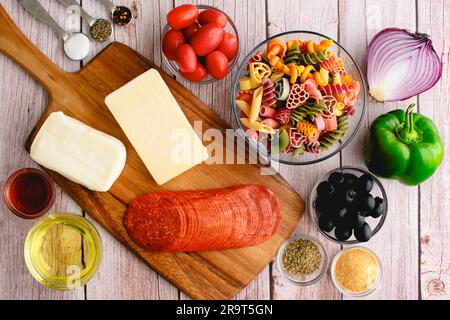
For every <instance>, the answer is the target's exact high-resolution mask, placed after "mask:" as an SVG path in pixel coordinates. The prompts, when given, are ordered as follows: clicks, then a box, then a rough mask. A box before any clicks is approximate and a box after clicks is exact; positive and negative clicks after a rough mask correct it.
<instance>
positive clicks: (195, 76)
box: [180, 63, 207, 82]
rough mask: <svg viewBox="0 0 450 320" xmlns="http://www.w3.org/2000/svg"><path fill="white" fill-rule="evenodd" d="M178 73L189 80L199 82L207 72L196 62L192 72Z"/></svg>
mask: <svg viewBox="0 0 450 320" xmlns="http://www.w3.org/2000/svg"><path fill="white" fill-rule="evenodd" d="M180 74H181V75H182V76H183V77H184V78H186V79H188V80H189V81H193V82H200V81H202V80H203V79H204V78H205V77H206V75H207V72H206V69H205V67H204V66H202V64H201V63H197V68H196V69H195V71H194V72H191V73H185V72H180Z"/></svg>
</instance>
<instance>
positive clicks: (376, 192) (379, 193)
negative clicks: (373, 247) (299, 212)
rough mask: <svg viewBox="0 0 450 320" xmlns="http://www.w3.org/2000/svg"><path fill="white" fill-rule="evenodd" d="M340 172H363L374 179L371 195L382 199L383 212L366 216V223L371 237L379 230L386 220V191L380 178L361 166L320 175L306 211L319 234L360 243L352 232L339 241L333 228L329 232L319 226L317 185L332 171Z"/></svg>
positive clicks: (359, 174) (343, 168)
mask: <svg viewBox="0 0 450 320" xmlns="http://www.w3.org/2000/svg"><path fill="white" fill-rule="evenodd" d="M336 171H339V172H342V173H352V174H354V175H356V176H358V177H359V176H361V175H363V174H370V175H371V176H372V178H373V181H374V185H373V189H372V191H371V194H372V195H373V197H380V198H382V199H383V200H384V204H385V206H384V212H383V214H382V215H381V217H379V218H378V219H374V218H372V217H369V218H366V222H367V224H368V225H369V226H370V229H371V230H372V237H374V236H375V235H376V234H377V233H378V231H380V229H381V227H382V226H383V224H384V222H385V220H386V214H387V211H388V198H387V195H386V191H385V190H384V187H383V185H382V184H381V182H380V180H378V179H377V177H375V176H374V175H373V174H372V173H370V172H369V171H367V170H364V169H362V168H358V167H340V168H336V169H334V170H332V171H330V172H328V173H327V174H326V175H325V176H324V177H322V178H321V179H319V180H318V181H317V182H316V183H315V185H314V187H313V189H312V191H311V195H310V197H309V203H308V212H309V214H310V216H311V218H312V220H313V221H314V224H315V225H316V227H317V229H318V230H319V232H320V233H321V234H323V235H324V236H325V237H326V238H327V239H329V240H331V241H333V242H335V243H338V244H357V243H360V242H359V241H358V240H356V238H355V236H354V234H353V233H352V236H351V237H350V238H349V239H348V240H346V241H341V240H338V239H337V238H336V237H335V236H334V233H333V232H334V229H333V230H332V231H331V232H325V231H323V230H322V229H321V228H320V227H319V213H318V212H317V210H316V208H315V201H316V198H317V186H318V185H319V184H320V183H321V182H322V181H326V180H327V179H328V177H329V176H330V174H332V173H333V172H336Z"/></svg>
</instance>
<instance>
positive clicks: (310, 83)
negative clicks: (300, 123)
mask: <svg viewBox="0 0 450 320" xmlns="http://www.w3.org/2000/svg"><path fill="white" fill-rule="evenodd" d="M303 84H304V85H305V90H306V92H308V93H309V98H310V99H314V101H315V103H319V102H320V100H322V93H321V92H320V90H319V89H318V88H317V83H316V82H315V81H314V80H313V79H308V80H306V81H305V82H304V83H303Z"/></svg>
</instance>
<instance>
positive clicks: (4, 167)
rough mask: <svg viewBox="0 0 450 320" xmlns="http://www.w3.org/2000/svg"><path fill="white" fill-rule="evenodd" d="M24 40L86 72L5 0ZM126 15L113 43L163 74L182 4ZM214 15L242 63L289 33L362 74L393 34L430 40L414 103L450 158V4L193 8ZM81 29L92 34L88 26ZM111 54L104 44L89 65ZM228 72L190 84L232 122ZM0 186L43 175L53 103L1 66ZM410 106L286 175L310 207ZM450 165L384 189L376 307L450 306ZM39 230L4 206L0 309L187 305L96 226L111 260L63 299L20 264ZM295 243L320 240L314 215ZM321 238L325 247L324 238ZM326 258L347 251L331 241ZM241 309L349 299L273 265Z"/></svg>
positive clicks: (340, 1) (429, 0)
mask: <svg viewBox="0 0 450 320" xmlns="http://www.w3.org/2000/svg"><path fill="white" fill-rule="evenodd" d="M0 2H1V4H2V5H3V6H4V7H5V9H6V11H7V12H8V13H9V14H10V16H11V17H12V18H13V20H14V21H15V22H16V24H18V25H19V26H20V29H21V30H22V31H23V32H24V33H25V35H26V36H28V37H29V38H30V39H31V40H32V42H33V43H35V44H36V45H37V46H38V47H39V48H40V50H42V51H43V52H44V53H45V54H46V55H47V56H49V57H50V58H51V59H52V60H53V61H55V62H56V63H57V64H59V65H60V66H61V67H62V68H64V69H65V70H67V71H76V70H78V69H79V68H80V67H82V66H83V65H84V64H85V63H87V61H88V60H89V59H86V61H83V62H82V63H79V62H73V61H69V60H68V59H67V58H65V57H64V55H63V51H62V43H61V42H60V41H59V40H58V39H57V37H56V36H55V34H54V33H52V32H51V31H50V30H49V28H47V27H46V26H44V25H42V24H41V23H39V22H38V21H37V20H35V19H34V18H32V17H31V16H30V15H29V14H28V13H27V12H25V11H24V9H23V8H22V7H21V6H20V5H19V4H18V3H17V2H16V1H15V0H0ZM40 2H41V3H42V4H43V6H44V7H46V8H47V9H49V11H50V13H51V14H52V15H53V16H54V17H55V18H56V20H57V21H59V22H60V23H61V24H63V25H64V24H65V23H67V21H68V19H66V11H65V9H64V8H63V7H62V6H61V5H60V4H59V3H58V2H57V1H56V0H40ZM115 2H116V3H117V4H119V3H121V4H126V5H128V6H129V7H130V8H132V11H133V13H134V15H135V17H136V19H135V20H134V21H133V23H132V24H131V25H129V26H127V27H124V28H120V27H117V28H116V29H115V33H114V36H113V40H114V41H120V42H123V43H125V44H127V45H128V46H130V47H132V48H134V49H135V50H137V51H138V52H140V53H141V54H143V55H144V56H146V57H147V58H149V59H150V60H152V61H154V62H155V63H156V64H157V65H160V64H161V61H162V60H161V53H160V36H161V30H162V28H163V27H164V24H165V16H166V14H167V12H168V11H169V10H170V9H171V8H173V6H174V5H179V4H181V3H182V2H192V1H184V0H174V1H172V0H116V1H115ZM194 3H204V4H209V5H212V6H215V7H217V8H219V9H221V10H223V11H225V12H226V13H227V14H229V15H230V16H231V17H232V18H233V19H234V21H235V23H236V25H237V28H238V30H239V34H240V37H241V50H242V53H241V57H240V60H242V59H243V57H244V56H245V54H246V53H247V52H248V51H249V50H251V49H252V48H253V47H254V46H255V45H256V44H257V43H259V42H261V41H262V40H264V39H265V38H266V37H267V36H269V35H273V34H276V33H279V32H282V31H288V30H296V29H298V30H300V29H303V30H313V31H317V32H320V33H324V34H326V35H328V36H330V37H332V38H334V39H337V40H338V41H339V42H340V43H341V44H342V45H343V46H344V47H345V48H347V49H348V50H349V52H350V53H351V54H352V55H353V56H354V57H355V58H356V60H357V61H358V63H359V64H360V66H363V65H364V57H365V52H366V48H367V45H368V43H369V42H370V40H371V38H372V37H373V36H374V35H375V34H376V33H377V32H378V31H379V30H381V29H383V28H385V27H391V26H397V27H401V28H408V29H410V30H418V31H420V32H425V33H429V34H431V38H432V40H433V44H434V48H435V49H436V51H437V52H438V54H439V55H440V56H441V57H442V59H443V61H444V72H443V76H442V79H441V81H440V82H439V83H438V85H437V86H435V87H434V88H433V89H432V90H430V91H428V92H427V93H425V94H422V95H421V96H420V97H417V98H414V99H411V100H412V101H417V103H418V107H419V110H420V112H421V113H423V114H425V115H427V116H429V117H431V118H433V119H434V121H435V122H436V124H437V125H438V127H439V129H440V132H441V134H442V136H443V139H444V144H445V145H446V153H447V155H448V154H449V151H450V150H449V145H450V94H449V91H450V90H449V89H450V69H449V68H450V67H449V48H450V19H448V16H449V15H450V1H449V0H417V1H415V0H397V1H391V0H384V1H380V0H365V1H364V0H314V1H311V0H301V1H298V0H248V1H242V0H241V1H238V0H217V1H212V0H211V1H194ZM82 6H83V7H84V8H85V9H86V10H87V11H88V12H90V13H91V15H93V16H97V17H106V16H107V10H106V9H105V7H103V6H102V5H101V4H100V2H99V1H98V0H82ZM76 21H77V22H76V26H75V27H76V28H77V29H78V30H83V31H85V32H88V29H87V25H86V24H85V23H84V22H81V21H79V20H76ZM103 46H104V45H99V44H96V45H95V47H94V50H93V53H92V54H95V53H97V52H98V51H99V50H100V49H101V48H102V47H103ZM234 74H235V70H234V72H232V74H231V75H229V76H228V77H227V78H226V79H225V80H224V81H220V82H217V83H215V84H211V85H188V84H185V85H186V86H187V87H188V88H189V89H190V90H191V91H192V92H194V94H196V95H197V96H198V97H199V98H200V99H201V100H203V101H204V102H205V103H206V104H207V105H210V106H211V107H212V108H213V109H214V110H216V111H217V112H219V114H220V115H221V116H222V117H223V118H224V119H225V120H227V121H228V122H229V123H230V124H231V122H232V121H233V119H232V117H231V110H230V98H229V96H230V94H229V93H230V90H231V86H232V78H233V76H234ZM0 84H1V85H0V110H1V112H0V128H1V130H0V159H1V160H0V184H1V185H3V184H4V183H5V181H6V179H7V177H8V176H9V174H11V173H12V172H13V171H14V170H16V169H19V168H22V167H30V166H31V167H34V166H36V165H35V164H34V163H33V161H31V159H30V157H29V156H28V154H27V153H26V152H25V150H24V147H23V145H24V142H25V139H26V137H27V135H28V134H29V132H30V130H31V129H32V127H33V126H34V124H35V123H36V121H37V119H38V118H39V117H40V114H41V112H42V111H43V108H44V107H45V106H46V104H47V100H48V97H47V95H46V93H45V91H44V90H43V89H42V88H41V87H39V85H37V84H36V83H35V82H34V81H33V80H32V79H31V78H30V77H29V76H28V75H27V74H25V72H24V71H22V70H21V69H20V67H18V66H17V65H15V64H14V63H13V62H12V61H11V60H9V59H7V58H6V57H5V56H2V55H0ZM407 105H408V102H402V103H389V104H385V105H381V104H373V103H370V104H369V105H368V107H367V114H366V117H365V119H364V123H363V126H362V128H361V129H360V131H359V133H358V135H357V137H356V138H355V139H354V140H353V141H352V143H351V144H350V145H349V146H348V147H347V148H346V149H345V150H344V151H343V152H342V153H341V154H340V155H337V156H335V157H333V158H331V159H329V160H327V161H325V162H322V163H320V164H316V165H313V166H308V167H296V168H294V167H289V166H282V168H281V174H282V175H283V176H284V177H285V178H286V179H287V180H288V181H289V183H290V184H291V185H292V186H293V187H294V188H295V189H296V190H297V191H298V192H299V193H300V195H302V197H303V198H304V199H305V200H306V201H307V199H308V194H309V191H310V189H311V188H312V185H313V183H314V181H315V180H316V179H317V178H318V177H320V176H321V175H323V174H324V173H325V172H327V170H330V169H333V168H335V167H337V166H339V165H357V166H363V165H364V164H363V161H362V157H361V153H362V152H361V148H362V144H363V142H364V141H365V139H366V138H367V132H368V127H369V125H370V124H371V122H372V121H373V120H374V119H375V118H376V117H377V116H378V115H380V114H382V113H385V112H387V111H389V110H392V109H394V108H396V107H400V108H405V107H406V106H407ZM449 176H450V164H449V163H448V161H447V160H444V163H443V165H442V166H441V167H440V169H439V170H438V171H437V173H436V174H435V175H434V177H433V178H432V179H430V180H428V181H427V182H426V183H424V184H423V185H421V186H419V187H405V186H403V185H400V184H399V183H397V182H395V181H387V180H383V183H384V185H385V187H386V190H387V192H388V195H389V206H390V208H389V214H388V218H387V221H386V223H385V225H384V227H383V228H382V230H381V231H380V233H379V234H378V235H377V236H376V237H374V239H372V240H371V241H370V242H369V243H368V244H367V245H368V246H369V247H370V248H372V249H373V250H374V251H375V252H376V253H377V254H378V255H379V256H380V258H381V261H382V265H383V279H382V284H381V287H380V288H379V289H378V290H377V291H376V292H374V293H373V294H371V295H370V296H368V298H370V299H449V298H450V219H449V214H450V197H449V194H450V187H449ZM52 211H59V212H61V211H66V212H76V213H79V214H83V215H84V214H85V213H83V212H82V211H81V210H80V208H79V207H78V206H77V205H76V204H75V203H74V202H73V201H72V200H71V199H70V198H69V197H68V196H67V195H65V194H64V193H63V192H61V191H58V193H57V197H56V203H55V205H54V207H53V209H52ZM34 222H35V221H26V220H22V219H19V218H17V217H16V216H14V215H13V214H11V213H10V212H9V211H8V210H7V208H6V207H5V205H4V204H3V202H2V203H1V204H0V298H2V299H186V298H187V297H186V296H185V295H184V294H183V293H181V292H179V291H178V290H177V289H176V288H175V287H173V286H172V285H171V284H169V283H168V282H167V281H165V280H164V279H163V278H162V277H160V276H159V275H158V274H156V273H155V272H154V271H152V270H151V269H150V268H148V267H147V265H145V264H144V263H143V262H141V261H140V260H139V259H138V258H136V257H135V256H134V255H133V254H132V253H131V252H129V251H128V250H127V249H125V248H124V247H123V246H122V245H120V244H119V243H118V242H117V241H116V240H115V239H113V238H112V237H111V236H110V235H109V234H107V233H106V232H105V231H104V230H102V229H101V227H99V229H100V232H101V236H102V239H103V244H104V259H103V262H102V265H101V269H100V271H99V273H98V274H97V276H96V277H95V278H94V279H93V280H92V281H91V282H89V283H88V285H87V286H85V287H84V288H82V289H79V290H75V291H72V292H58V291H53V290H50V289H47V288H45V287H43V286H41V285H39V284H38V283H37V282H36V281H35V280H34V279H33V278H32V277H31V275H30V274H29V272H28V271H27V269H26V266H25V264H24V260H23V244H24V239H25V236H26V234H27V232H28V230H29V229H30V227H31V226H32V225H33V223H34ZM297 233H306V234H311V235H315V236H319V234H318V231H317V230H316V228H315V227H314V226H313V224H312V222H311V221H310V220H309V219H308V217H307V215H305V216H304V218H303V219H302V221H301V224H300V226H299V227H298V230H297ZM319 237H320V236H319ZM320 238H321V239H322V240H324V242H325V243H326V246H327V249H328V251H329V254H330V256H331V257H332V256H333V255H334V254H335V253H336V252H337V251H338V250H340V249H341V248H340V246H338V245H336V244H332V243H330V242H329V241H327V240H326V239H324V238H323V237H320ZM237 298H238V299H345V297H342V296H341V294H340V293H339V292H338V291H337V290H336V289H334V287H333V284H332V282H331V279H330V276H329V275H327V277H326V278H324V279H323V280H322V281H320V282H319V283H318V284H316V285H314V286H311V287H307V288H299V287H295V286H292V285H290V284H287V283H286V282H285V281H283V279H282V278H281V277H280V275H279V274H278V272H277V269H276V266H275V265H274V264H271V265H269V266H267V268H266V269H265V270H264V271H263V272H262V273H261V274H260V275H259V276H258V278H257V279H255V281H253V282H252V283H251V284H250V285H249V286H248V287H247V288H246V289H244V290H243V291H242V293H241V294H239V295H238V296H237Z"/></svg>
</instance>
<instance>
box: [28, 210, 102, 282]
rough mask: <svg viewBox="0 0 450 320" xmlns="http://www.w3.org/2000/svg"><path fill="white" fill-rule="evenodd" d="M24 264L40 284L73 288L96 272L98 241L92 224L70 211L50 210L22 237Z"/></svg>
mask: <svg viewBox="0 0 450 320" xmlns="http://www.w3.org/2000/svg"><path fill="white" fill-rule="evenodd" d="M24 254H25V263H26V265H27V267H28V270H29V271H30V272H31V274H32V275H33V277H34V278H35V279H36V280H37V281H38V282H40V283H41V284H43V285H45V286H47V287H49V288H52V289H56V290H64V291H67V290H73V289H77V288H79V287H82V286H83V285H85V284H86V283H87V282H88V281H89V280H90V279H92V277H93V276H94V275H95V274H96V272H97V270H98V268H99V266H100V262H101V259H102V242H101V239H100V235H99V233H98V231H97V229H96V228H95V226H94V225H93V224H92V223H91V222H89V221H88V220H87V219H86V218H83V217H82V216H80V215H76V214H71V213H54V214H50V215H49V216H47V217H46V218H44V219H42V220H41V221H39V222H37V223H36V224H35V225H34V226H33V227H32V228H31V230H30V231H29V233H28V236H27V238H26V240H25V249H24Z"/></svg>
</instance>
